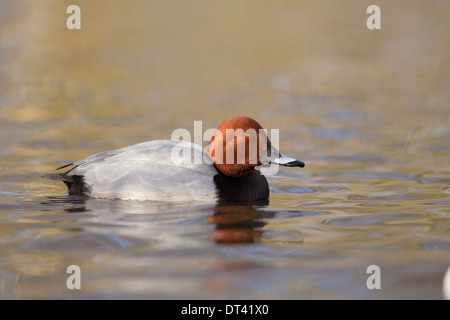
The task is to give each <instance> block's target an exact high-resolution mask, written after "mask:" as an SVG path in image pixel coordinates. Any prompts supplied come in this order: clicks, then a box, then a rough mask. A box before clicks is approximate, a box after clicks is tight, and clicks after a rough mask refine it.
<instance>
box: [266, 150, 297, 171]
mask: <svg viewBox="0 0 450 320" xmlns="http://www.w3.org/2000/svg"><path fill="white" fill-rule="evenodd" d="M271 162H272V163H278V164H279V165H280V166H285V167H300V168H303V167H304V166H305V163H304V162H302V161H298V160H297V159H294V158H289V157H286V156H285V155H284V154H282V153H281V152H280V157H279V158H275V159H272V161H271Z"/></svg>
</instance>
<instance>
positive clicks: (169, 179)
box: [61, 140, 217, 202]
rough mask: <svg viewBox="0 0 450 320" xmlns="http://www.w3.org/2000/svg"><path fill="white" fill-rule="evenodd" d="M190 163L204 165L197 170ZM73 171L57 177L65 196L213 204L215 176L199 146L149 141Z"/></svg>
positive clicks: (98, 156) (90, 159)
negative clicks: (61, 177) (64, 183)
mask: <svg viewBox="0 0 450 320" xmlns="http://www.w3.org/2000/svg"><path fill="white" fill-rule="evenodd" d="M180 155H184V161H181V160H182V159H181V158H180V157H179V156H180ZM191 159H192V160H193V159H202V161H201V163H198V164H196V163H193V161H191ZM72 165H73V166H74V167H73V168H72V169H71V170H69V171H68V172H66V173H65V174H62V175H61V176H65V178H66V180H68V181H65V182H66V184H67V185H68V186H69V191H72V192H78V193H83V194H86V195H88V196H91V197H95V198H106V199H123V200H152V201H162V202H186V201H206V202H216V201H217V192H216V187H215V183H214V176H215V175H217V170H216V169H215V167H214V165H212V164H208V163H205V161H203V148H202V147H201V146H198V145H196V144H192V143H188V142H182V141H173V140H155V141H149V142H144V143H139V144H135V145H132V146H128V147H125V148H122V149H117V150H112V151H106V152H102V153H98V154H95V155H93V156H90V157H88V158H86V159H83V160H80V161H77V162H74V163H73V164H72ZM62 180H63V181H64V179H62Z"/></svg>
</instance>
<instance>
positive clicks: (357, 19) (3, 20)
mask: <svg viewBox="0 0 450 320" xmlns="http://www.w3.org/2000/svg"><path fill="white" fill-rule="evenodd" d="M70 4H76V5H78V6H79V7H80V8H81V30H68V29H67V27H66V20H67V18H68V17H69V14H67V13H66V9H67V7H68V6H69V5H70ZM371 4H377V5H378V6H380V8H381V30H369V29H368V28H367V27H366V20H367V18H368V17H369V14H367V13H366V9H367V7H368V6H369V5H371ZM449 30H450V2H449V1H446V0H432V1H425V0H422V1H419V0H397V1H387V0H377V1H365V0H345V1H334V0H321V1H301V0H283V1H264V0H263V1H261V0H258V1H237V0H231V1H223V2H215V3H212V2H210V1H202V0H194V1H181V2H180V1H144V0H133V1H129V0H127V1H124V0H118V1H88V0H76V1H71V2H68V1H49V0H41V1H32V0H14V1H12V0H3V1H1V2H0V62H1V63H0V128H1V129H0V243H2V249H0V251H2V252H3V253H2V254H1V257H0V284H1V285H0V297H2V298H52V297H55V296H58V295H61V294H63V296H64V295H68V296H69V297H71V295H73V293H71V292H69V291H67V290H66V291H64V288H59V287H58V288H59V289H55V288H56V287H57V286H56V287H55V286H54V287H51V286H49V285H46V284H49V283H57V282H58V281H60V279H61V277H62V278H64V276H65V274H64V273H62V272H61V270H63V269H62V266H64V265H66V264H67V263H68V264H71V263H70V262H69V260H70V259H72V260H73V259H74V257H76V258H77V259H81V258H80V257H81V256H85V253H86V252H90V254H91V258H83V259H85V260H83V261H84V269H83V267H82V270H90V271H89V272H92V273H91V278H90V279H91V280H92V282H91V283H92V285H91V287H90V289H85V291H83V293H82V294H86V295H85V296H84V297H102V298H103V297H119V298H122V297H130V296H133V295H134V296H137V297H150V298H161V297H162V298H167V297H168V298H186V297H200V298H201V297H203V294H204V295H205V296H207V297H213V298H214V297H219V298H229V297H235V298H239V297H248V298H295V299H297V298H311V297H312V298H326V297H332V298H336V297H337V298H355V297H364V298H380V297H383V298H399V297H400V298H405V297H406V298H409V297H412V298H441V278H442V276H443V273H444V272H445V270H446V268H447V266H448V265H449V263H450V252H449V249H450V239H449V236H448V234H449V233H448V231H449V229H450V220H449V214H450V210H449V205H450V196H449V189H448V186H449V182H450V170H449V169H450V167H449V165H450V163H449V162H450V158H449V150H450V148H449V147H450V142H449V141H450V139H449V138H450V118H449V111H450V38H449V37H448V31H449ZM234 115H242V116H250V117H253V118H255V119H256V120H257V121H258V122H260V123H261V125H262V126H263V127H265V128H267V129H280V148H281V150H282V152H283V153H285V154H287V155H289V156H291V157H295V158H297V159H300V160H303V161H305V162H306V167H305V168H304V169H302V170H298V171H296V170H283V171H282V172H280V174H279V175H278V177H271V178H270V179H269V182H270V184H271V192H272V196H271V202H270V205H269V206H268V207H265V208H261V209H259V211H258V210H257V211H258V212H260V214H258V212H256V211H254V210H251V208H246V209H245V210H243V209H242V208H235V209H236V210H235V211H236V212H238V213H239V212H240V213H244V215H245V214H247V213H248V212H249V210H250V212H251V214H250V217H251V218H249V219H250V220H251V221H253V225H252V226H251V227H250V229H249V228H248V225H247V227H246V228H247V229H245V228H244V229H245V230H247V231H245V232H244V233H245V235H246V236H247V240H248V237H249V232H250V238H251V239H250V240H251V241H250V242H253V240H256V243H254V244H253V246H250V247H242V246H238V247H234V246H231V247H228V249H225V248H227V247H224V246H219V247H217V246H216V245H217V242H224V241H221V240H220V239H222V240H223V239H225V240H226V239H228V240H229V239H230V238H229V237H230V234H228V238H227V237H225V238H221V237H223V231H220V232H219V234H217V232H216V231H214V230H211V228H210V225H208V222H205V220H202V219H203V218H204V217H206V216H207V215H208V214H210V213H208V211H205V210H203V209H198V210H197V209H195V210H193V209H192V208H189V209H186V210H184V209H183V210H181V209H179V208H178V209H177V210H178V211H177V210H176V212H177V213H176V214H175V213H173V211H171V210H172V209H168V208H162V209H161V207H158V208H154V207H151V208H150V209H149V208H146V207H145V206H144V207H145V208H144V209H142V206H141V205H136V204H120V205H118V204H117V203H110V202H108V204H107V205H105V203H104V202H101V201H100V202H94V203H92V201H91V202H89V201H88V203H85V202H84V200H83V199H74V198H71V197H69V196H67V195H66V193H65V187H64V186H63V185H62V184H58V183H55V182H52V181H46V180H43V179H41V178H40V176H41V174H42V173H45V172H51V171H52V170H54V169H55V168H56V167H58V166H60V165H62V164H64V163H67V162H70V161H73V160H77V159H81V158H84V157H86V156H89V155H91V154H93V153H97V152H100V151H105V150H109V149H115V148H119V147H123V146H126V145H131V144H134V143H138V142H142V141H147V140H154V139H169V138H170V136H171V133H172V131H173V130H174V129H176V128H186V129H188V130H191V132H193V125H194V120H202V121H203V129H204V130H205V129H208V128H215V127H217V126H218V125H219V124H220V123H221V122H222V121H223V120H225V119H227V118H229V117H231V116H234ZM117 206H118V207H117ZM88 207H89V208H88ZM111 207H113V209H111ZM136 207H138V208H140V209H136ZM105 208H107V209H105ZM130 208H131V209H130ZM127 210H128V211H130V210H131V211H136V210H137V211H139V212H140V214H141V217H142V216H146V214H150V212H151V213H152V214H150V217H151V218H150V217H149V218H147V219H148V220H146V219H143V220H139V219H137V218H136V217H135V215H133V212H128V211H127ZM305 210H306V211H305ZM166 211H170V212H172V214H173V215H169V214H166V215H165V216H164V217H159V218H158V213H161V212H166ZM218 211H221V210H218ZM105 212H110V213H111V212H115V214H112V213H111V214H110V215H108V214H104V213H105ZM183 212H184V213H183ZM186 212H191V215H189V214H187V213H186ZM255 212H256V214H255ZM67 213H68V214H69V216H67V215H66V214H67ZM86 213H89V214H88V215H86ZM269 213H271V214H269ZM49 214H50V215H49ZM97 215H98V216H97ZM89 217H90V218H89ZM94 217H95V218H94ZM100 217H101V218H100ZM103 219H106V222H105V220H103ZM130 219H131V220H132V221H133V223H134V224H132V225H133V226H132V227H131V226H130V225H131V224H127V223H124V221H130ZM136 219H137V220H139V221H141V222H142V223H144V222H145V223H146V226H143V225H140V227H141V228H144V229H143V230H146V232H143V233H142V234H141V233H137V234H136V235H135V231H136V229H135V228H136V224H137V221H135V220H136ZM140 219H142V218H140ZM153 219H162V220H161V221H159V220H158V221H159V223H160V224H161V226H160V228H162V229H163V230H166V232H167V235H165V236H162V235H161V236H160V235H159V234H158V235H157V232H156V229H155V230H154V229H153V228H152V229H151V230H147V229H145V228H148V224H152V223H154V220H153ZM165 219H167V221H166V220H165ZM255 219H256V221H257V222H258V221H259V222H263V223H262V224H261V223H256V225H255V224H254V222H255ZM212 220H213V221H216V220H217V219H212ZM74 221H75V222H74ZM233 221H234V220H233ZM209 223H211V221H209ZM59 224H63V225H62V226H59ZM178 224H182V225H183V226H184V227H185V228H189V227H190V226H191V227H192V228H193V229H192V231H191V232H192V234H190V233H188V234H187V235H186V234H185V233H186V232H188V231H186V229H183V231H182V232H181V229H178V228H175V227H174V225H178ZM74 225H75V226H74ZM102 225H107V226H112V225H114V226H122V227H124V228H125V227H129V228H130V229H129V230H128V232H126V233H125V234H122V233H117V232H116V231H117V229H115V228H113V229H111V230H109V229H102V228H101V226H102ZM138 225H139V224H138ZM192 225H194V226H192ZM74 228H75V229H74ZM76 228H80V230H81V231H80V230H79V232H76V231H74V230H76ZM164 228H166V229H164ZM386 228H387V229H386ZM219 229H220V228H219ZM87 230H88V231H87ZM122 230H127V229H126V228H125V229H122ZM158 230H159V231H158V232H160V230H161V229H158ZM236 230H237V232H238V233H239V232H241V231H242V228H240V229H239V228H237V229H236ZM236 230H234V231H233V232H235V231H236ZM239 230H241V231H239ZM248 230H251V231H248ZM261 231H263V232H261ZM180 232H181V233H180ZM143 234H145V236H143ZM194 234H195V236H194ZM197 237H200V238H197ZM218 237H219V241H214V239H216V240H217V239H218ZM231 237H232V236H231ZM232 238H233V237H232ZM130 239H132V240H130ZM155 239H158V240H155ZM169 239H170V240H169ZM174 239H178V240H179V241H173V240H174ZM194 239H195V241H194ZM205 239H206V240H205ZM211 239H213V240H211ZM233 239H235V238H233ZM191 240H192V241H194V243H195V245H192V247H193V248H194V249H192V248H191V249H190V250H198V251H195V252H194V253H192V251H189V252H190V255H189V257H192V259H194V257H197V258H198V257H201V258H202V259H200V260H198V261H201V263H195V261H193V260H192V261H191V260H189V259H190V258H189V257H186V253H185V251H183V250H181V249H183V246H184V245H186V243H191V242H189V241H191ZM92 241H93V242H92ZM127 241H129V242H127ZM225 242H227V241H225ZM92 243H94V244H92ZM124 243H125V244H124ZM142 243H145V246H142ZM77 244H78V245H77ZM161 245H162V248H163V249H164V250H166V251H163V252H172V251H170V250H171V249H173V250H174V251H173V252H172V253H171V255H170V254H169V255H167V256H168V257H167V256H166V255H164V254H162V257H163V258H161V256H159V259H161V260H158V261H159V262H154V261H155V260H151V259H152V254H154V253H155V252H160V251H159V250H160V249H161V248H160V247H159V246H161ZM171 245H173V247H171ZM180 245H181V247H180ZM111 248H112V250H113V252H116V251H117V252H118V253H117V255H116V256H114V257H113V256H112V255H107V256H106V257H105V256H104V251H105V250H106V251H108V250H110V249H111ZM167 248H171V249H170V250H169V249H167ZM245 248H247V249H245ZM129 250H132V253H133V257H134V259H136V256H139V255H141V260H138V261H140V262H137V261H136V260H131V261H130V260H127V259H128V258H129V254H130V251H129ZM136 250H137V252H136ZM161 250H162V249H161ZM167 250H168V251H167ZM227 250H231V251H227ZM246 250H247V251H246ZM108 252H111V251H108ZM210 256H211V257H214V259H215V260H214V261H212V260H211V258H208V257H210ZM164 257H166V258H167V259H169V260H166V258H164ZM332 257H334V258H333V259H334V260H332V261H333V262H332V263H331V264H329V263H327V264H326V266H324V269H323V268H320V267H318V266H322V265H323V264H322V263H323V261H328V260H327V259H330V258H332ZM381 257H383V258H381ZM115 259H119V260H120V261H117V260H115ZM149 259H150V261H149ZM178 259H179V260H178ZM377 259H382V260H380V261H381V262H380V263H381V264H383V263H385V268H390V269H389V270H391V272H390V273H388V280H387V281H390V282H389V283H390V284H391V287H390V291H384V292H382V293H380V292H378V293H377V292H369V291H367V289H366V288H365V286H364V284H365V280H361V279H362V278H364V277H365V276H366V275H365V267H364V270H363V271H362V276H361V274H359V273H358V274H359V275H358V276H357V277H356V278H355V277H353V276H352V275H354V274H355V273H357V271H355V270H359V271H361V270H362V269H361V268H362V266H367V265H369V264H372V263H371V262H373V261H375V262H376V261H379V260H377ZM217 260H218V261H221V262H220V263H218V262H217ZM36 261H40V262H36ZM142 261H146V263H148V265H153V266H154V268H155V270H160V268H161V266H166V265H167V264H168V263H170V264H172V263H173V262H174V261H183V263H185V264H187V265H188V266H187V267H186V268H188V270H191V273H189V272H188V274H189V275H190V277H191V278H189V279H190V280H189V281H187V282H183V280H185V279H186V277H185V274H186V272H187V271H186V269H183V270H182V269H181V268H180V269H176V268H174V269H173V270H172V269H170V270H169V271H168V272H169V274H163V273H162V271H158V272H157V271H155V274H157V275H159V276H161V277H162V279H163V280H158V281H159V282H157V283H155V282H151V283H148V286H146V287H145V288H144V287H143V288H141V289H136V287H133V289H130V283H132V284H133V285H134V286H136V285H137V283H142V282H141V281H142V279H146V280H145V281H150V280H149V279H148V278H149V277H148V273H147V272H149V271H148V269H145V270H144V269H143V268H142V265H143V262H142ZM186 261H188V262H186ZM236 261H237V262H238V263H237V264H232V266H229V265H228V264H227V263H228V262H229V263H235V262H236ZM242 261H244V262H242ZM350 261H354V263H351V262H350ZM399 261H401V262H399ZM66 262H67V263H66ZM189 262H190V263H191V264H189ZM260 263H263V267H261V265H260ZM303 263H307V264H308V265H307V267H306V269H307V270H309V271H308V272H306V271H305V272H306V273H305V272H302V270H304V269H305V265H303ZM112 264H115V265H118V267H117V268H119V269H114V268H111V265H112ZM137 265H138V267H137ZM175 265H176V264H175ZM106 266H108V267H106ZM139 266H140V267H139ZM200 266H201V267H200ZM136 268H138V269H136ZM189 268H191V269H189ZM202 268H204V269H202ZM253 268H254V269H255V270H257V271H258V272H259V273H258V272H257V273H256V274H258V276H257V277H256V278H252V277H251V276H248V277H247V273H246V272H247V271H248V272H249V273H250V271H254V270H253ZM99 270H101V272H102V274H103V278H102V277H100V276H99V275H98V273H99V272H100V271H99ZM126 270H128V271H126ZM193 270H200V271H198V273H196V272H194V271H193ZM202 270H203V271H205V272H204V273H202V272H201V271H202ZM223 270H228V271H227V272H225V275H224V274H223V272H224V271H223ZM230 270H232V271H230ZM233 270H234V271H233ZM243 270H244V273H242V272H243ZM262 270H266V271H264V272H263V271H262ZM336 270H337V271H336ZM339 270H340V271H339ZM382 270H383V267H382ZM405 270H409V271H405ZM359 271H358V272H359ZM89 272H88V271H86V273H85V274H87V275H88V274H90V273H89ZM96 272H97V273H96ZM208 272H210V273H208ZM266 272H267V273H266ZM271 272H275V273H276V276H275V273H271ZM61 274H62V276H61ZM131 274H133V276H136V275H140V276H142V279H139V276H138V280H139V281H138V280H136V279H135V278H133V279H134V280H136V281H134V282H133V281H131V280H130V278H129V277H130V276H131ZM173 274H176V275H178V276H179V278H177V279H178V280H179V281H181V283H184V285H185V286H184V287H183V288H184V289H183V288H182V289H177V290H178V291H177V290H175V289H173V290H172V289H167V288H175V287H176V288H178V287H177V286H178V285H179V283H180V282H178V283H176V284H174V283H173V282H171V281H174V280H173ZM205 274H206V275H205ZM336 274H341V275H342V277H341V278H340V279H346V280H345V281H344V282H339V281H338V280H336V278H334V276H333V275H336ZM153 275H154V274H153ZM165 276H167V278H165ZM272 276H273V277H272ZM397 276H400V277H403V278H401V279H400V280H399V279H398V277H397ZM236 277H237V278H236ZM219 278H222V279H223V280H217V279H219ZM95 279H98V280H95ZM111 279H118V280H117V281H118V282H117V283H116V282H114V281H112V280H111ZM119 279H125V280H126V281H125V280H123V281H124V282H123V283H122V282H120V280H119ZM180 279H181V280H180ZM213 279H214V281H213ZM230 279H232V280H233V281H235V282H233V281H231V282H230V281H228V280H230ZM237 279H238V280H237ZM261 279H265V286H264V285H262V284H261ZM364 279H365V278H364ZM64 281H65V280H64ZM96 281H98V282H96ZM102 281H103V282H102ZM152 281H153V280H152ZM217 281H219V282H217ZM227 281H228V282H227ZM325 281H328V282H327V284H325ZM62 283H64V282H62ZM105 283H108V284H109V286H105ZM114 283H115V285H114ZM144 283H146V282H144ZM230 283H231V284H230ZM330 283H331V284H330ZM361 283H362V284H363V287H364V288H363V289H358V288H359V287H358V285H360V284H361ZM234 284H235V285H234ZM102 286H103V288H104V289H103V291H102V290H100V287H102ZM174 286H175V287H174ZM161 287H164V288H166V291H164V290H162V289H161ZM52 288H53V289H52ZM152 288H153V289H152ZM342 288H344V289H345V290H344V291H345V292H347V293H346V294H343V290H342ZM108 290H109V291H108ZM158 290H160V291H158ZM161 290H162V291H161ZM180 290H181V291H180ZM183 290H184V291H183ZM271 290H273V291H271ZM111 292H115V294H116V295H114V294H112V293H111ZM158 292H159V293H158ZM82 294H80V295H81V296H82Z"/></svg>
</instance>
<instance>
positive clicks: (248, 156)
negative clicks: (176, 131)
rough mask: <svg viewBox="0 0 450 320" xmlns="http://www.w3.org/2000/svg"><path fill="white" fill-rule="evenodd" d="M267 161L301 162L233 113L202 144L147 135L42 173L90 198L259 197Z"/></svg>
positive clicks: (265, 190) (265, 192) (265, 195)
mask: <svg viewBox="0 0 450 320" xmlns="http://www.w3.org/2000/svg"><path fill="white" fill-rule="evenodd" d="M244 151H245V152H244ZM195 159H197V160H198V159H201V161H200V162H199V161H194V160H195ZM269 164H270V165H282V166H287V167H304V166H305V164H304V163H303V162H301V161H298V160H296V159H293V158H289V157H287V156H285V155H283V154H282V153H281V152H279V151H278V150H277V149H276V148H275V147H274V146H273V145H272V144H271V142H270V140H269V139H267V136H266V135H265V131H264V130H263V128H262V126H261V125H260V124H259V123H258V122H257V121H256V120H254V119H252V118H249V117H232V118H229V119H227V120H225V121H224V122H223V123H222V124H221V125H220V126H219V127H218V128H217V130H216V132H215V134H214V136H213V137H212V138H211V141H210V142H209V144H208V146H207V147H206V148H202V146H199V145H197V144H194V143H191V142H187V141H179V140H154V141H147V142H143V143H138V144H134V145H131V146H128V147H124V148H121V149H116V150H111V151H105V152H101V153H97V154H94V155H92V156H89V157H87V158H85V159H82V160H79V161H75V162H73V163H70V164H67V165H64V166H62V167H60V168H58V169H57V170H60V169H63V168H68V167H70V166H71V167H72V168H70V169H69V170H68V171H66V172H63V173H50V174H46V175H44V177H46V178H49V179H53V180H59V181H62V182H64V183H65V184H66V186H67V188H68V192H69V194H74V195H84V196H89V197H93V198H103V199H122V200H150V201H158V202H172V203H173V202H189V201H195V202H211V203H213V202H214V203H236V202H255V201H263V202H264V201H268V199H269V185H268V183H267V179H266V178H265V177H264V175H262V174H261V172H260V171H259V170H257V169H256V168H257V167H258V166H261V165H269Z"/></svg>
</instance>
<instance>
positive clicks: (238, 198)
mask: <svg viewBox="0 0 450 320" xmlns="http://www.w3.org/2000/svg"><path fill="white" fill-rule="evenodd" d="M214 182H215V184H216V190H217V195H218V198H219V202H220V203H236V202H263V203H268V200H269V184H268V183H267V179H266V177H264V176H263V175H262V174H261V173H260V172H259V171H256V170H254V171H252V173H251V174H248V175H245V176H242V177H237V178H233V177H229V176H226V175H224V174H223V173H221V172H218V174H217V175H215V176H214Z"/></svg>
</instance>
